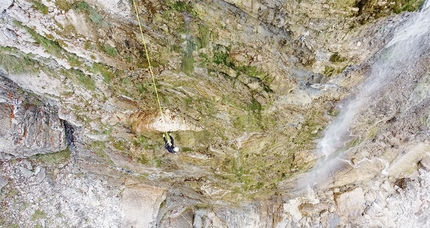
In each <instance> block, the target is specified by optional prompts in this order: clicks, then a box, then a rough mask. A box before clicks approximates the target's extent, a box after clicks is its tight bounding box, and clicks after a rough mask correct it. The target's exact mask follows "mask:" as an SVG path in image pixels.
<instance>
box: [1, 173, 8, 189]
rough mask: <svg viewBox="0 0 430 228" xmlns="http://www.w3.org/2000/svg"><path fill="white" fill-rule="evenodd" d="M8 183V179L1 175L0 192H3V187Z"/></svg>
mask: <svg viewBox="0 0 430 228" xmlns="http://www.w3.org/2000/svg"><path fill="white" fill-rule="evenodd" d="M7 183H8V182H7V180H6V179H4V178H3V177H0V192H1V189H2V188H3V187H4V186H6V185H7Z"/></svg>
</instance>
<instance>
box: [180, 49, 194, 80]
mask: <svg viewBox="0 0 430 228" xmlns="http://www.w3.org/2000/svg"><path fill="white" fill-rule="evenodd" d="M181 68H182V71H183V72H184V73H185V74H186V75H188V76H190V75H191V74H192V73H193V71H194V57H193V53H192V52H185V53H183V55H182V64H181Z"/></svg>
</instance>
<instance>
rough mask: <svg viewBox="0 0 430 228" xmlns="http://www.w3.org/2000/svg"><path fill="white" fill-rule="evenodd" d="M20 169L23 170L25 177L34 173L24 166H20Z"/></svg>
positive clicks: (22, 173)
mask: <svg viewBox="0 0 430 228" xmlns="http://www.w3.org/2000/svg"><path fill="white" fill-rule="evenodd" d="M19 170H20V171H21V175H22V176H24V177H25V178H29V177H31V176H33V174H34V173H33V172H32V171H31V170H28V169H26V168H24V167H19Z"/></svg>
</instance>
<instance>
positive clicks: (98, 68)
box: [92, 63, 118, 84]
mask: <svg viewBox="0 0 430 228" xmlns="http://www.w3.org/2000/svg"><path fill="white" fill-rule="evenodd" d="M92 71H93V72H94V73H99V74H100V75H101V76H102V77H103V79H104V82H106V83H108V84H109V83H110V81H111V80H112V79H113V78H114V77H115V75H116V74H117V73H118V72H117V71H115V70H113V69H111V68H110V67H109V66H107V65H105V64H102V63H93V66H92Z"/></svg>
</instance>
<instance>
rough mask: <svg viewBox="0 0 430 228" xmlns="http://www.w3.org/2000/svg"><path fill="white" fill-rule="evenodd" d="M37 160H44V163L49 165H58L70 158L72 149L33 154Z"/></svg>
mask: <svg viewBox="0 0 430 228" xmlns="http://www.w3.org/2000/svg"><path fill="white" fill-rule="evenodd" d="M32 158H34V159H35V160H37V161H39V162H42V163H43V164H47V165H57V164H62V163H65V162H67V161H69V159H70V151H69V148H66V149H65V150H62V151H60V152H57V153H51V154H38V155H35V156H33V157H32Z"/></svg>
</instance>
